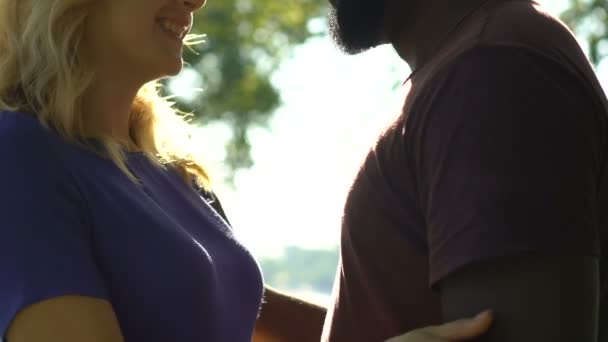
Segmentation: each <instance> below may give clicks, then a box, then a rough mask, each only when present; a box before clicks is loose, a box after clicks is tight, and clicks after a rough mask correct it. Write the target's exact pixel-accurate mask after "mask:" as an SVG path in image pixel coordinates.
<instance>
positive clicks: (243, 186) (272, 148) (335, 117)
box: [201, 0, 608, 257]
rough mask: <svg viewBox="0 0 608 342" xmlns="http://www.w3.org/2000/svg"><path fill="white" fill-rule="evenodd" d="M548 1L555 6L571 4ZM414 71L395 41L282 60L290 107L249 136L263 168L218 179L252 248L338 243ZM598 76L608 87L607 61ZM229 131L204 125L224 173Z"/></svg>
mask: <svg viewBox="0 0 608 342" xmlns="http://www.w3.org/2000/svg"><path fill="white" fill-rule="evenodd" d="M541 2H542V3H546V4H547V5H548V6H549V7H548V8H549V9H550V10H551V11H554V12H555V13H557V11H558V10H559V8H560V7H561V6H560V5H559V4H560V3H563V1H556V0H545V1H541ZM408 73H409V69H408V67H407V65H406V64H405V63H404V62H402V61H401V60H400V59H399V58H398V57H397V56H396V55H395V53H394V52H393V51H392V49H391V48H390V47H388V46H384V47H380V48H377V49H374V50H372V51H369V52H366V53H364V54H362V55H359V56H345V55H343V54H342V53H340V52H338V51H337V50H336V49H335V48H334V47H333V45H332V43H331V41H330V39H329V38H327V37H324V38H318V39H313V40H311V41H309V42H308V43H306V44H304V45H303V46H300V47H298V48H297V49H296V50H295V52H294V54H293V56H292V58H290V59H288V60H286V61H285V62H284V63H283V64H282V66H281V68H280V70H279V71H278V72H277V73H276V75H275V77H274V82H275V84H276V85H277V86H278V87H279V89H281V95H282V98H283V105H282V106H281V107H280V108H279V110H278V111H277V112H276V113H275V115H274V116H273V117H272V119H271V122H270V125H269V129H254V130H253V131H252V132H251V135H250V137H251V142H252V145H253V152H252V153H253V158H254V161H255V166H254V167H253V168H251V169H250V170H245V171H242V172H239V173H238V174H237V178H236V189H231V188H230V187H228V186H226V185H225V184H221V183H218V184H216V192H217V193H218V195H219V196H220V198H221V200H222V203H223V205H224V207H225V209H226V212H227V214H228V216H229V218H230V220H231V222H232V224H233V226H234V229H235V231H236V233H237V235H238V236H240V239H241V240H242V241H243V243H244V244H245V245H246V246H248V247H249V248H250V249H251V250H252V252H253V253H254V255H256V256H258V257H260V256H274V255H278V254H280V252H281V250H282V249H283V248H284V247H286V246H290V245H297V246H301V247H308V248H326V247H331V246H334V245H336V244H337V243H338V241H339V234H340V221H341V216H342V208H343V205H344V200H345V197H346V194H347V191H348V188H349V186H350V184H351V182H352V180H353V178H354V176H355V173H356V172H357V171H358V166H359V163H360V162H361V161H362V160H363V158H364V157H365V154H366V152H367V150H368V149H369V147H370V146H371V144H372V143H373V141H374V139H375V137H376V136H377V134H378V132H379V130H380V129H381V128H382V127H383V125H384V123H386V122H388V120H390V119H391V118H393V117H394V116H395V115H396V114H398V109H399V108H400V103H399V102H398V98H397V96H396V95H397V94H396V91H397V87H396V86H397V85H398V84H399V83H400V82H401V81H403V80H404V78H405V77H407V76H408ZM598 73H599V75H600V80H602V81H603V84H604V85H605V89H608V61H605V62H604V63H603V64H602V65H601V66H600V68H599V69H598ZM228 136H229V131H228V129H227V127H225V126H224V125H222V124H215V125H210V126H208V127H205V128H203V129H202V132H201V140H202V142H201V144H202V146H205V148H206V149H207V150H208V159H209V162H210V163H211V164H212V165H213V166H215V168H217V169H218V170H219V172H216V174H217V175H218V176H221V160H222V159H223V156H224V154H223V153H224V152H223V148H224V143H225V141H226V139H227V137H228ZM216 178H221V177H216Z"/></svg>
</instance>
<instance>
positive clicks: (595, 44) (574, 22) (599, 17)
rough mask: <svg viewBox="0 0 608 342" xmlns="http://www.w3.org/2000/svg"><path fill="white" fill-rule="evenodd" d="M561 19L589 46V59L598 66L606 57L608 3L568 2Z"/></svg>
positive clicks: (593, 1)
mask: <svg viewBox="0 0 608 342" xmlns="http://www.w3.org/2000/svg"><path fill="white" fill-rule="evenodd" d="M562 19H563V20H564V21H565V22H566V23H567V24H568V25H569V26H570V27H572V28H573V29H574V31H575V32H576V34H577V36H578V37H580V38H582V39H584V40H585V41H587V43H588V44H589V51H588V53H589V58H590V59H591V62H592V63H593V64H595V65H598V64H599V63H600V61H602V59H604V58H606V57H608V1H606V0H570V5H569V8H568V9H567V10H566V11H564V13H562Z"/></svg>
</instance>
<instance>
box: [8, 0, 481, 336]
mask: <svg viewBox="0 0 608 342" xmlns="http://www.w3.org/2000/svg"><path fill="white" fill-rule="evenodd" d="M204 3H205V0H186V1H176V0H96V1H93V0H45V1H38V0H0V110H1V112H0V165H2V167H1V168H0V188H1V189H2V190H1V191H0V218H1V221H0V222H1V223H0V278H1V279H2V280H1V281H0V337H2V338H4V339H5V341H9V342H32V341H48V342H59V341H61V342H82V341H86V342H97V341H99V342H102V341H103V342H119V341H125V340H126V341H146V342H154V341H159V342H160V341H163V342H167V341H179V342H195V341H197V342H200V341H210V342H221V341H227V342H239V341H249V340H251V338H252V335H253V331H254V326H255V323H256V318H257V315H258V310H259V308H260V302H261V298H262V292H263V283H262V277H261V275H260V270H259V268H258V265H257V263H256V262H255V260H254V258H253V257H252V256H251V254H250V253H249V252H248V251H247V250H246V249H245V248H244V247H243V246H242V245H241V244H240V243H239V242H238V241H237V240H236V239H235V237H234V236H233V234H232V232H231V230H230V228H229V226H228V224H227V223H226V220H224V219H223V218H222V212H221V207H220V206H219V202H217V201H216V200H215V199H214V197H213V195H212V194H211V192H210V191H209V179H208V176H207V173H206V172H205V170H204V168H203V167H202V165H201V163H200V162H199V161H198V159H197V156H196V154H195V153H193V151H192V150H191V149H190V148H189V142H188V140H187V139H185V138H184V137H186V136H188V126H187V125H186V124H185V123H184V121H183V120H182V119H181V118H180V117H179V116H177V115H176V114H175V112H174V110H173V109H171V106H170V104H169V103H167V102H166V101H165V100H163V99H162V98H161V97H159V95H158V93H157V84H156V80H158V79H160V78H163V77H167V76H172V75H175V74H177V73H178V72H179V71H180V69H181V68H182V58H181V56H182V48H183V45H184V42H185V41H187V39H185V38H186V37H187V33H188V32H189V30H190V28H191V27H192V13H193V12H194V11H196V10H198V9H199V8H200V7H202V6H203V5H204ZM269 296H271V298H273V300H275V302H276V299H277V298H282V297H280V295H279V294H276V293H274V292H272V291H271V292H269ZM284 298H287V297H286V296H285V297H284ZM272 302H273V301H269V304H270V303H272ZM284 303H286V304H284V305H283V306H282V307H288V308H292V309H293V308H294V307H295V306H294V303H295V301H289V300H287V301H285V302H284ZM270 305H271V308H272V305H275V306H277V304H270ZM278 307H281V305H278ZM298 307H299V308H304V307H303V306H298ZM303 312H305V313H304V314H303V315H308V316H310V315H311V314H309V313H306V312H309V311H306V310H304V311H303ZM316 312H317V314H318V312H319V310H318V309H317V311H316ZM292 319H293V318H292ZM297 319H299V320H301V319H303V318H302V317H298V318H297ZM287 320H288V318H287V317H283V320H282V321H279V320H278V318H277V319H275V320H274V321H272V322H271V323H270V324H260V325H259V326H260V327H261V328H260V327H259V328H258V332H257V336H264V334H266V335H272V334H273V332H276V331H280V327H281V326H282V324H283V323H284V322H286V321H287ZM461 323H462V322H461ZM482 323H483V322H482ZM486 323H487V322H486ZM486 323H483V324H486ZM478 324H481V323H478ZM277 327H279V328H277ZM455 327H456V328H457V329H456V330H463V331H470V329H472V327H473V326H472V325H471V324H467V323H465V324H461V325H460V326H458V327H457V326H455V325H453V326H452V328H453V329H454V328H455ZM475 327H478V325H475ZM308 328H309V327H300V329H301V330H302V331H304V330H306V329H308ZM314 328H315V329H316V331H317V332H320V326H315V327H314ZM482 328H483V327H482ZM467 329H468V330H467ZM476 329H480V328H476ZM484 329H485V328H484ZM481 330H483V329H481ZM433 331H436V330H433ZM444 332H445V331H444ZM291 333H292V334H293V335H294V336H293V338H288V339H287V340H289V341H297V340H298V339H301V336H303V335H302V334H300V333H298V331H297V330H293V331H291ZM299 336H300V337H299ZM410 336H412V335H411V334H410ZM406 341H418V339H416V338H415V336H414V339H413V340H411V339H410V338H409V337H408V339H407V340H406ZM420 341H423V340H420Z"/></svg>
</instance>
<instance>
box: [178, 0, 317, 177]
mask: <svg viewBox="0 0 608 342" xmlns="http://www.w3.org/2000/svg"><path fill="white" fill-rule="evenodd" d="M326 8H327V7H326V0H290V1H276V0H255V1H254V0H219V1H210V2H209V3H208V4H207V6H206V7H205V8H203V9H202V10H201V11H199V12H198V13H197V14H196V18H195V26H194V28H193V33H197V34H205V35H206V37H207V38H206V39H205V40H206V41H205V42H204V43H202V44H200V45H198V46H196V47H194V48H193V50H191V51H190V50H186V53H185V58H184V59H185V61H186V63H187V65H188V67H189V68H191V69H193V70H196V71H197V73H198V74H199V75H200V76H201V77H200V80H199V81H200V84H201V87H202V89H203V91H202V92H201V93H200V95H199V96H197V97H196V98H195V99H193V100H190V101H187V100H183V99H181V100H180V99H179V98H178V107H179V108H180V109H182V110H184V111H186V112H193V113H194V115H195V116H194V120H195V123H201V124H204V123H207V122H209V121H214V120H222V121H224V122H227V123H228V124H229V125H230V127H231V128H232V133H233V138H232V140H231V141H230V142H229V145H228V146H227V147H226V148H227V160H226V162H227V164H228V165H229V166H230V167H231V168H232V169H233V170H235V169H238V168H243V167H249V166H251V165H252V160H251V157H250V153H249V152H250V144H249V141H248V139H247V130H248V128H249V127H251V126H252V125H261V126H264V125H265V124H266V122H267V120H268V118H269V116H270V115H271V114H272V112H273V111H274V109H275V108H277V106H278V105H279V104H280V94H279V93H280V92H279V90H277V89H276V88H275V87H274V86H273V84H272V83H271V81H270V77H271V75H272V73H273V72H274V71H275V70H276V68H277V66H278V65H279V63H280V62H281V60H282V59H283V58H285V56H287V55H288V54H289V52H290V51H291V49H292V48H293V47H294V46H296V45H298V44H301V43H303V42H304V41H305V40H306V39H308V38H310V37H311V36H314V35H318V34H321V33H322V32H314V31H312V30H311V29H310V27H309V25H308V24H309V20H310V19H311V18H318V17H321V16H322V15H324V12H325V11H326Z"/></svg>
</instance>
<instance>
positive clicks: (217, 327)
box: [0, 112, 263, 342]
mask: <svg viewBox="0 0 608 342" xmlns="http://www.w3.org/2000/svg"><path fill="white" fill-rule="evenodd" d="M127 165H128V167H129V169H130V170H131V171H132V172H133V173H134V174H135V175H136V177H137V178H138V179H139V180H140V185H138V184H136V183H135V182H133V181H131V180H130V179H129V178H127V176H126V175H125V174H124V173H123V172H122V171H120V170H119V169H118V168H117V167H116V166H115V164H114V163H113V162H112V161H110V160H107V159H104V158H102V157H100V156H98V155H97V154H95V153H92V152H91V151H88V150H86V149H84V148H81V147H79V146H76V145H73V144H69V143H66V142H64V141H63V140H62V139H61V138H60V137H59V136H58V135H57V134H55V133H54V132H52V131H50V130H48V129H46V128H44V126H42V125H41V124H40V123H39V122H38V120H37V119H36V118H34V117H33V116H28V115H26V114H19V113H11V112H0V166H1V167H0V189H1V190H0V220H1V221H0V279H1V281H0V303H1V304H0V336H4V335H5V334H6V329H7V328H8V326H9V324H10V323H11V321H12V319H13V318H14V316H15V314H16V313H17V312H18V311H19V310H21V309H23V308H24V307H26V306H28V305H30V304H32V303H36V302H39V301H42V300H45V299H49V298H52V297H57V296H63V295H83V296H91V297H96V298H103V299H106V300H108V301H110V302H111V303H112V305H113V307H114V310H115V312H116V315H117V317H118V320H119V323H120V327H121V329H122V332H123V335H124V337H125V339H126V341H146V342H154V341H159V342H160V341H163V342H167V341H180V342H202V341H212V342H222V341H227V342H239V341H243V342H244V341H251V336H252V332H253V329H254V325H255V320H256V317H257V313H258V309H259V306H260V301H261V296H262V291H263V286H262V277H261V274H260V269H259V267H258V264H257V263H256V261H255V260H254V259H253V257H252V256H251V254H250V253H249V252H248V251H247V250H246V249H245V248H244V247H243V246H242V245H241V244H240V243H239V242H238V241H237V240H236V239H235V237H234V235H233V233H232V231H231V229H230V227H229V226H228V224H227V223H226V222H225V221H224V219H222V217H221V216H220V215H218V213H217V212H216V211H215V210H213V208H212V207H211V206H210V205H209V204H208V203H207V202H206V201H205V200H204V199H203V197H202V196H201V195H200V194H199V193H198V192H196V191H195V190H194V189H193V188H191V187H189V186H188V185H187V183H186V182H185V181H184V180H183V178H181V177H180V176H179V175H178V174H177V172H175V171H174V170H171V169H165V168H162V167H159V166H157V165H156V164H154V163H153V162H151V161H150V160H149V159H148V158H146V157H145V156H144V155H143V154H138V153H132V154H129V155H128V160H127Z"/></svg>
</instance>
